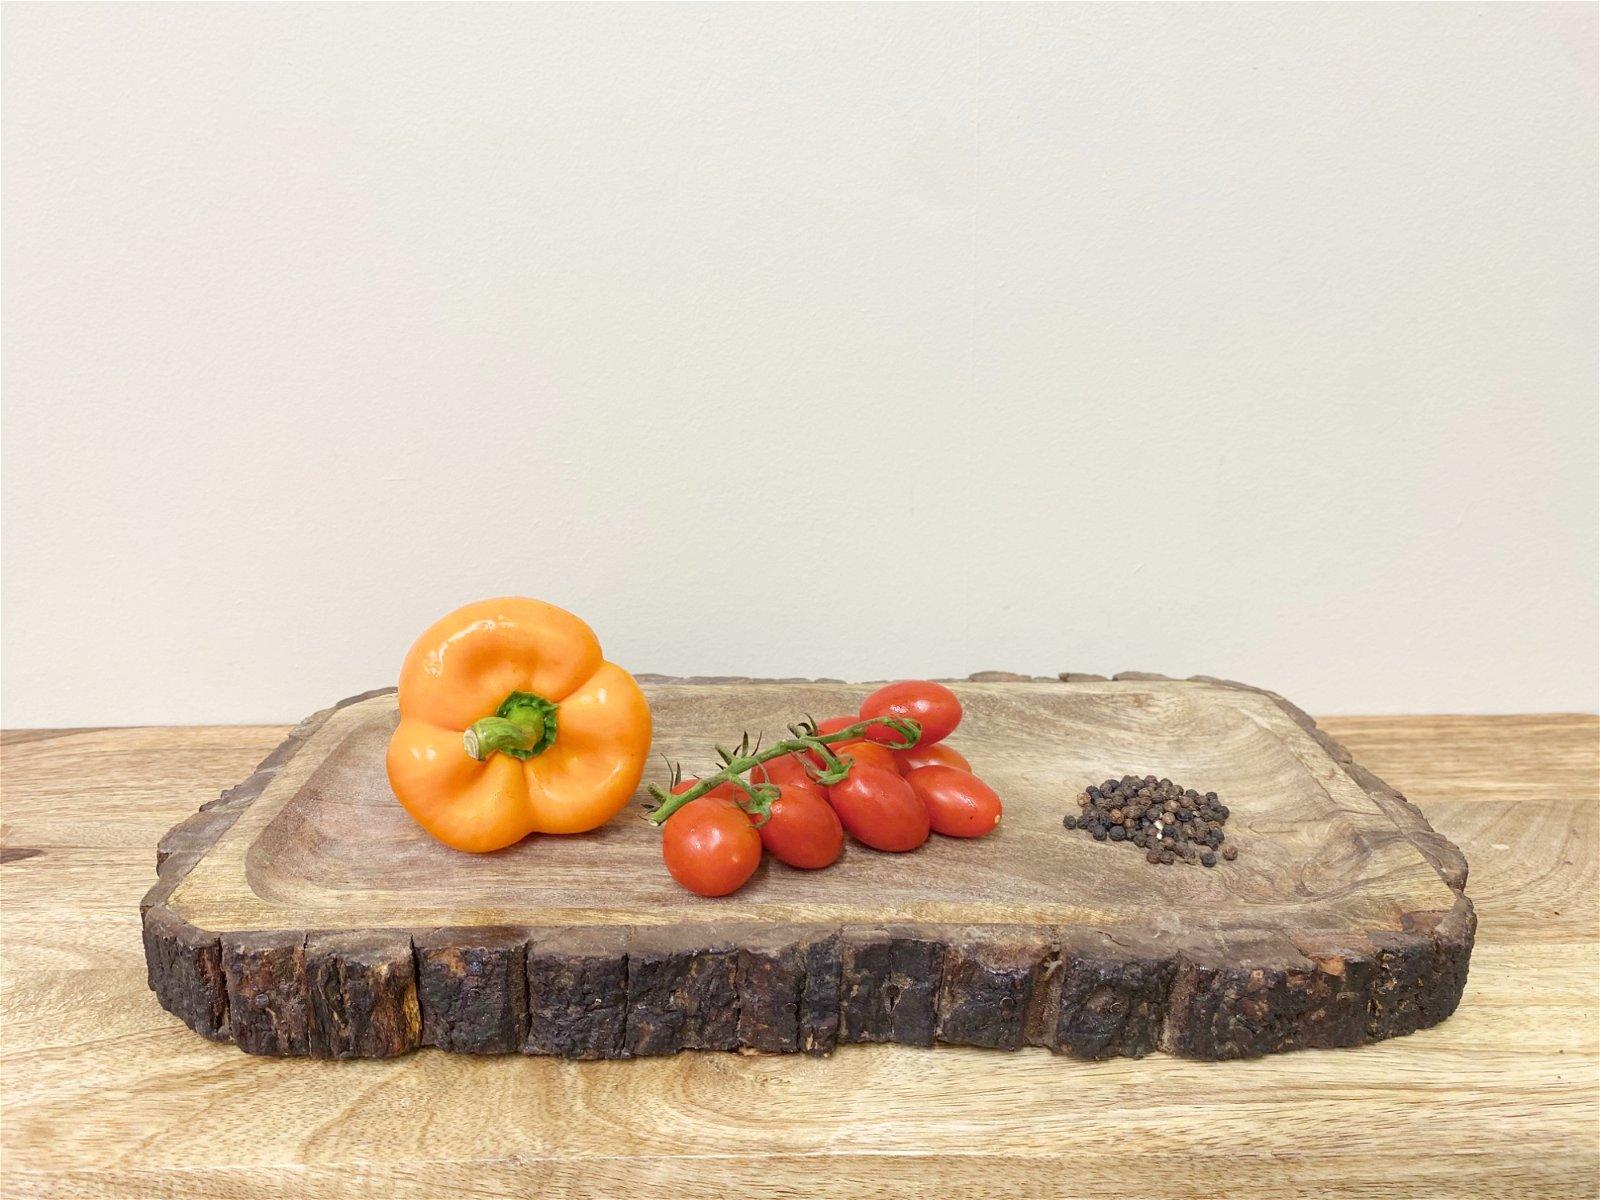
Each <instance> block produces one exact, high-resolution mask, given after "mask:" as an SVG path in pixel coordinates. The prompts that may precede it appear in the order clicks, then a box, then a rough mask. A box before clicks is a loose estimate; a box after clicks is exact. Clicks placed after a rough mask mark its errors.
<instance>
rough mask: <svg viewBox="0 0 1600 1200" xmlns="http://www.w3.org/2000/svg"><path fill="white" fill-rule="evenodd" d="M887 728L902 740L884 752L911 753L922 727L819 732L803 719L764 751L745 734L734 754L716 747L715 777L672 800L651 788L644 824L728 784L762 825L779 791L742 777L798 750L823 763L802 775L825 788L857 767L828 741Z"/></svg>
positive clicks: (861, 724)
mask: <svg viewBox="0 0 1600 1200" xmlns="http://www.w3.org/2000/svg"><path fill="white" fill-rule="evenodd" d="M879 725H883V726H887V727H888V728H890V729H892V730H893V731H894V732H895V733H896V734H898V735H899V736H900V737H901V738H902V739H903V740H902V741H900V742H897V743H896V744H894V745H892V746H891V745H888V744H887V743H885V744H884V748H885V749H887V750H909V749H911V747H913V746H915V745H916V744H917V740H918V739H919V738H921V737H922V726H921V725H920V724H918V723H917V722H916V721H913V720H912V719H911V718H909V717H874V718H873V719H872V720H870V721H858V722H856V723H855V724H854V725H847V726H846V727H845V728H843V729H840V730H837V731H835V732H833V733H818V732H817V726H816V722H814V721H812V720H811V719H810V718H809V717H807V718H806V719H805V720H804V721H802V722H801V723H800V724H798V725H791V726H789V732H790V733H791V734H792V735H793V736H792V737H790V738H789V739H788V740H787V741H783V742H775V743H773V744H772V745H771V746H768V747H767V748H766V749H764V750H763V749H762V748H761V744H760V743H759V742H757V743H756V745H755V746H751V745H750V735H749V734H746V735H745V736H744V739H743V740H742V741H741V742H740V743H739V748H738V749H737V750H728V749H726V748H724V747H722V746H718V747H717V748H716V751H717V757H718V758H719V759H721V760H722V769H721V770H720V771H718V772H717V773H716V774H715V775H707V776H706V777H705V778H704V779H701V780H700V781H699V782H697V783H696V784H695V785H694V786H693V787H692V788H690V789H689V790H688V791H686V792H679V793H677V794H676V795H674V794H673V793H671V792H669V791H666V790H664V789H663V788H662V787H661V786H660V785H659V784H654V783H652V784H651V785H650V795H651V796H652V797H654V799H655V801H656V807H655V808H654V809H652V810H651V811H650V812H649V813H647V814H645V820H647V821H649V822H650V823H651V824H652V825H662V824H665V823H666V820H667V818H668V817H670V816H671V815H672V814H673V813H675V812H677V811H678V810H679V809H680V808H682V807H683V806H684V805H685V804H688V803H689V802H690V801H692V800H698V799H700V797H701V796H704V795H706V794H707V793H708V792H710V791H712V790H713V789H715V788H718V787H721V786H722V785H723V784H724V783H731V784H733V785H734V786H735V787H738V788H740V789H742V790H743V791H744V794H745V800H746V801H747V803H745V805H744V808H745V810H746V811H747V812H749V813H751V814H752V815H754V816H759V817H760V818H761V821H760V822H758V824H764V823H765V821H766V817H767V814H768V812H769V811H770V810H771V807H772V801H773V800H774V799H776V798H777V794H778V789H777V788H775V787H773V786H772V785H771V784H769V783H751V782H749V781H748V780H747V779H745V778H744V774H745V772H747V771H749V770H750V769H751V768H753V767H759V766H760V765H761V764H762V763H764V762H769V761H770V760H772V759H774V758H782V757H783V756H784V755H785V754H794V753H796V752H799V751H811V752H813V753H815V754H816V756H817V757H818V758H820V759H821V760H822V769H821V770H817V769H815V768H814V766H813V765H812V764H809V763H808V764H807V765H806V772H807V774H809V775H810V776H811V777H812V778H813V779H815V780H816V781H817V782H818V783H820V784H822V785H823V786H824V787H828V786H831V785H832V784H835V783H838V782H839V781H840V780H841V779H843V778H844V777H845V775H847V774H848V773H849V771H850V767H851V765H852V764H853V763H854V762H855V760H854V759H853V758H851V757H850V756H849V755H848V754H846V755H844V756H843V757H842V758H841V757H840V756H839V755H837V754H835V753H834V752H833V749H832V747H831V746H829V744H828V743H830V742H852V741H858V740H859V739H861V738H862V737H864V736H865V735H866V732H867V730H868V729H871V728H874V727H875V726H879ZM678 778H679V772H678V769H677V767H676V765H674V767H673V785H676V783H677V780H678Z"/></svg>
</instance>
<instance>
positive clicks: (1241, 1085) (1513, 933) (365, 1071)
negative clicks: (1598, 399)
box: [0, 716, 1600, 1200]
mask: <svg viewBox="0 0 1600 1200" xmlns="http://www.w3.org/2000/svg"><path fill="white" fill-rule="evenodd" d="M1322 724H1323V726H1324V728H1326V729H1327V730H1328V731H1329V732H1330V733H1331V734H1332V735H1333V736H1334V737H1336V738H1338V739H1339V740H1340V741H1342V742H1343V743H1345V745H1346V746H1348V747H1349V749H1350V750H1351V752H1352V753H1353V754H1354V755H1355V756H1356V758H1357V759H1358V760H1359V761H1361V762H1362V763H1364V764H1365V765H1367V766H1369V767H1371V768H1372V769H1373V770H1375V771H1376V772H1377V773H1378V774H1379V775H1381V776H1383V777H1384V778H1386V779H1387V780H1389V782H1391V783H1393V784H1395V785H1396V786H1397V787H1399V788H1400V789H1401V790H1403V791H1404V792H1405V793H1406V794H1407V795H1408V796H1409V797H1410V798H1411V799H1412V800H1413V801H1415V802H1416V803H1418V804H1420V805H1421V806H1422V808H1423V810H1424V811H1425V812H1426V814H1427V816H1428V818H1429V820H1430V821H1431V822H1432V823H1433V825H1434V827H1435V828H1436V829H1438V830H1439V831H1440V832H1441V833H1443V834H1444V835H1445V836H1446V837H1449V838H1450V839H1452V840H1453V841H1455V842H1456V843H1457V844H1458V845H1459V846H1461V848H1462V849H1463V850H1464V851H1465V852H1466V855H1467V859H1468V861H1469V862H1470V863H1471V866H1472V877H1471V881H1470V882H1469V884H1468V894H1469V895H1470V896H1471V897H1472V898H1473V900H1474V902H1475V903H1476V904H1477V907H1478V916H1479V922H1480V924H1479V930H1478V940H1477V946H1476V949H1475V950H1474V951H1473V956H1472V973H1471V977H1470V979H1469V981H1468V984H1467V991H1466V996H1465V998H1464V999H1463V1000H1462V1003H1461V1008H1460V1011H1459V1012H1458V1013H1457V1014H1456V1015H1455V1016H1454V1017H1452V1018H1451V1019H1450V1020H1448V1021H1447V1022H1445V1023H1444V1024H1443V1025H1442V1026H1440V1027H1438V1028H1436V1029H1433V1030H1429V1031H1426V1032H1423V1033H1418V1034H1414V1035H1412V1036H1411V1037H1407V1038H1401V1039H1397V1040H1395V1041H1392V1042H1385V1043H1381V1044H1378V1045H1374V1046H1369V1047H1366V1048H1363V1049H1359V1050H1336V1051H1307V1052H1302V1053H1296V1054H1288V1055H1281V1056H1276V1057H1271V1058H1266V1059H1261V1060H1257V1061H1252V1062H1234V1063H1197V1062H1186V1061H1180V1060H1176V1059H1172V1058H1168V1057H1165V1056H1162V1055H1156V1056H1154V1057H1151V1058H1147V1059H1144V1060H1141V1061H1129V1060H1115V1061H1110V1062H1104V1063H1084V1062H1078V1061H1074V1060H1069V1059H1062V1058H1054V1057H1051V1056H1050V1055H1049V1054H1047V1053H1045V1052H1044V1051H1033V1050H1024V1051H1019V1052H1015V1053H996V1052H987V1051H981V1050H960V1049H951V1048H944V1049H938V1050H934V1051H926V1050H913V1049H906V1048H901V1047H893V1046H877V1047H850V1048H848V1049H846V1050H843V1051H841V1052H840V1053H839V1054H838V1055H837V1056H836V1057H834V1058H832V1059H820V1060H819V1059H811V1058H806V1057H804V1056H800V1055H788V1056H782V1057H748V1058H746V1057H739V1056H736V1055H730V1054H684V1055H680V1056H678V1057H676V1058H668V1059H648V1060H639V1061H634V1062H596V1063H568V1062H562V1061H557V1060H550V1059H537V1058H531V1059H530V1058H520V1057H512V1058H489V1059H474V1058H470V1057H466V1056H459V1055H447V1054H441V1053H438V1052H435V1051H423V1052H421V1053H417V1054H413V1055H410V1056H408V1057H405V1058H401V1059H394V1060H388V1061H377V1062H317V1061H307V1060H291V1061H276V1060H264V1059H259V1058H251V1057H248V1056H246V1055H243V1054H241V1053H239V1052H238V1051H237V1050H236V1049H234V1048H233V1047H231V1046H219V1045H213V1044H211V1043H209V1042H207V1041H205V1040H203V1039H202V1038H199V1037H197V1036H195V1035H194V1034H193V1033H191V1032H189V1031H188V1030H187V1029H185V1028H183V1027H182V1026H181V1025H180V1024H179V1023H178V1021H177V1020H176V1019H175V1018H173V1017H171V1016H169V1015H168V1014H167V1013H165V1012H163V1011H162V1010H161V1009H160V1008H159V1007H158V1006H157V1004H156V1002H155V999H154V997H153V996H151V994H150V993H149V992H148V991H146V989H145V974H144V959H143V951H142V949H141V946H140V938H139V919H138V903H139V898H140V896H141V895H142V894H143V893H144V891H145V889H146V888H147V887H148V886H149V883H150V880H151V878H152V871H153V859H154V847H155V842H156V839H157V838H158V837H159V836H160V835H161V833H162V832H164V831H165V830H166V829H167V828H168V827H169V826H170V825H172V824H173V823H174V822H175V821H177V820H178V819H179V818H180V817H182V816H184V815H185V814H187V813H189V812H191V811H193V810H194V809H195V808H196V807H197V806H198V805H199V804H200V803H201V802H202V801H204V800H206V799H208V798H210V796H211V795H213V794H214V793H215V792H216V791H217V790H218V789H219V788H220V787H222V786H224V785H226V784H228V783H231V782H233V781H235V780H237V779H239V778H242V777H243V776H244V775H245V774H246V773H247V772H248V771H249V769H250V768H251V767H252V766H253V765H254V763H255V762H256V760H257V759H259V758H260V757H261V756H262V755H263V754H264V753H265V752H266V751H267V750H268V749H270V748H271V747H272V746H273V745H275V744H276V743H277V742H278V740H279V739H280V738H282V736H283V734H284V730H282V729H277V728H193V729H116V730H58V731H38V732H14V733H10V734H7V735H5V738H4V760H3V765H0V771H3V775H0V793H3V806H4V807H3V818H4V827H3V837H0V844H3V854H0V860H3V863H4V866H3V867H0V922H3V924H0V1072H3V1075H0V1103H3V1109H0V1152H3V1158H0V1192H3V1194H4V1195H5V1196H8V1197H9V1196H49V1197H63V1196H115V1197H132V1196H216V1197H256V1196H283V1197H304V1196H368V1195H375V1196H383V1197H385V1198H386V1200H387V1198H393V1197H403V1196H423V1197H437V1196H441V1195H445V1194H465V1195H473V1196H501V1195H506V1196H513V1195H515V1196H525V1195H533V1194H537V1195H540V1196H548V1197H564V1196H590V1195H617V1194H624V1193H627V1194H631V1195H634V1196H638V1197H654V1196H659V1195H674V1196H682V1197H702V1196H703V1197H717V1198H720V1197H724V1196H729V1195H740V1194H762V1195H790V1196H823V1195H826V1196H834V1195H837V1196H849V1197H870V1196H894V1197H906V1196H939V1197H962V1196H978V1195H988V1194H1005V1195H1009V1196H1019V1197H1021V1196H1058V1195H1082V1196H1102V1195H1130V1196H1186V1195H1202V1194H1203V1195H1226V1194H1232V1193H1239V1194H1250V1195H1253V1196H1263V1197H1266V1196H1291V1195H1304V1194H1307V1193H1311V1192H1315V1193H1317V1194H1321V1195H1338V1196H1373V1197H1387V1196H1399V1195H1429V1196H1434V1195H1450V1196H1480V1195H1482V1196H1493V1197H1495V1198H1496V1200H1511V1198H1514V1197H1522V1196H1540V1197H1543V1196H1592V1195H1594V1194H1595V1193H1596V1190H1597V1188H1600V1079H1597V1070H1600V1020H1597V1017H1600V998H1597V990H1600V900H1597V888H1600V871H1597V850H1600V840H1597V839H1600V829H1597V826H1600V804H1597V794H1596V793H1597V789H1596V782H1597V778H1596V777H1597V771H1600V723H1597V721H1596V719H1595V718H1594V717H1587V716H1536V717H1356V718H1345V719H1331V720H1326V721H1324V722H1322Z"/></svg>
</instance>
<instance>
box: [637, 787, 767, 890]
mask: <svg viewBox="0 0 1600 1200" xmlns="http://www.w3.org/2000/svg"><path fill="white" fill-rule="evenodd" d="M661 857H662V859H663V860H665V862H666V864H667V870H668V871H669V872H670V873H671V875H672V877H673V878H674V879H676V880H677V881H678V882H679V883H681V884H682V885H683V886H684V887H686V888H688V889H689V890H690V891H691V892H694V893H696V894H697V895H700V896H726V895H727V894H728V893H729V892H736V891H738V890H739V889H740V888H741V887H743V886H744V884H745V881H746V880H747V879H749V878H750V876H751V875H752V874H754V873H755V869H756V867H758V866H759V865H760V864H761V835H760V834H759V833H757V832H756V829H755V826H753V825H752V824H750V818H749V816H748V815H747V814H746V813H745V811H744V809H742V808H740V807H739V806H738V805H737V804H734V803H733V802H732V801H729V800H724V799H721V798H720V797H716V796H701V797H700V798H699V799H698V800H691V801H689V803H687V804H685V805H684V806H683V807H682V808H680V809H679V810H678V811H677V812H675V813H673V814H672V815H671V816H670V817H668V818H667V823H666V824H665V825H664V826H663V827H662V829H661Z"/></svg>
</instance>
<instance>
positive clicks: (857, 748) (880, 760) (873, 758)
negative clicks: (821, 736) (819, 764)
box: [828, 738, 895, 771]
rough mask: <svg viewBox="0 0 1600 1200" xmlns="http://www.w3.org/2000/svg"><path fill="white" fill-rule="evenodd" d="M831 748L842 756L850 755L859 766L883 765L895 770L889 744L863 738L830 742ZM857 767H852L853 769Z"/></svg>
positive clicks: (886, 769) (885, 768)
mask: <svg viewBox="0 0 1600 1200" xmlns="http://www.w3.org/2000/svg"><path fill="white" fill-rule="evenodd" d="M828 747H829V749H831V750H832V751H833V752H834V753H835V754H837V755H839V756H840V757H841V758H843V757H845V756H846V755H848V756H849V757H850V758H852V759H854V760H855V763H856V766H858V767H882V768H883V769H884V770H885V771H893V770H895V765H894V755H893V754H892V753H890V751H889V748H888V747H887V746H880V745H878V743H877V742H869V741H867V740H866V739H865V738H861V739H859V740H857V741H854V742H829V743H828ZM854 769H855V768H854V767H852V768H851V770H854Z"/></svg>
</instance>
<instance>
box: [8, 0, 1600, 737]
mask: <svg viewBox="0 0 1600 1200" xmlns="http://www.w3.org/2000/svg"><path fill="white" fill-rule="evenodd" d="M4 33H5V44H4V103H5V119H4V151H5V173H4V254H5V301H6V303H5V315H4V351H5V362H4V389H5V425H4V506H5V528H4V713H3V718H4V721H5V722H6V723H7V724H9V725H12V726H29V725H47V724H89V723H134V722H247V721H284V720H290V719H293V718H295V717H297V716H299V715H301V714H303V713H305V712H307V711H309V710H311V709H314V708H316V707H319V706H321V705H322V704H324V703H326V702H328V701H331V700H333V699H336V698H338V697H340V696H343V695H346V694H348V693H351V692H355V691H358V690H361V689H364V688H367V687H371V686H375V685H378V684H382V683H385V682H389V681H391V680H392V679H393V676H394V673H395V671H396V669H397V666H398V663H399V659H400V656H401V654H402V653H403V652H404V651H405V649H406V647H407V645H408V644H409V642H410V640H411V639H412V637H414V636H415V634H416V633H417V632H419V631H420V630H421V629H422V628H423V627H424V626H425V625H426V624H428V622H430V621H431V620H432V619H433V618H434V617H436V616H438V615H439V614H440V613H442V612H443V611H445V610H446V609H448V608H450V607H452V606H454V605H455V604H457V603H459V602H462V601H465V600H468V599H471V598H476V597H479V596H483V595H494V594H499V593H505V592H522V593H527V594H530V595H534V596H540V597H543V598H546V599H549V600H552V601H555V602H557V603H559V604H562V605H565V606H567V607H570V608H572V609H574V610H576V611H578V612H580V613H582V614H584V615H585V616H586V617H587V618H588V619H589V620H590V622H591V623H592V624H593V625H594V626H595V628H596V629H597V630H598V631H599V632H600V634H601V637H602V639H603V641H604V644H605V646H606V649H607V651H608V653H609V654H610V655H611V656H612V657H613V658H615V659H617V660H618V661H620V662H622V663H624V664H625V665H627V666H629V667H631V668H633V669H635V670H640V671H646V670H654V671H664V672H685V673H687V672H706V673H748V674H757V675H760V674H818V675H839V676H846V677H855V678H871V677H881V676H885V675H891V676H892V675H915V674H925V673H926V674H954V673H965V672H967V671H970V670H975V669H981V668H989V667H997V668H1009V669H1020V670H1025V671H1033V672H1040V673H1044V672H1054V671H1057V670H1060V669H1066V668H1072V669H1076V670H1089V671H1104V670H1117V669H1123V668H1140V669H1148V670H1158V671H1166V672H1169V673H1190V672H1198V671H1205V672H1211V673H1217V674H1223V675H1229V676H1232V677H1235V678H1241V679H1245V680H1249V681H1252V682H1257V683H1262V684H1266V685H1270V686H1274V687H1277V688H1279V689H1280V690H1282V691H1284V692H1285V693H1287V694H1288V695H1289V696H1291V697H1292V698H1294V699H1296V700H1298V701H1299V702H1300V703H1302V704H1304V705H1305V706H1307V707H1309V708H1311V709H1312V710H1313V711H1319V712H1324V713H1327V712H1377V711H1385V710H1418V711H1440V710H1446V711H1496V710H1504V711H1510V710H1548V709H1588V710H1592V709H1594V707H1595V705H1596V666H1595V664H1596V659H1595V651H1596V621H1597V617H1596V587H1597V584H1596V559H1597V547H1596V444H1597V431H1596V407H1597V405H1596V366H1597V363H1596V326H1595V319H1596V274H1595V270H1596V235H1595V228H1596V227H1595V212H1596V151H1595V145H1596V118H1595V111H1596V110H1595V104H1596V89H1595V35H1596V8H1595V6H1593V5H1587V4H1584V5H1555V6H1523V5H1498V6H1485V7H1476V6H1470V7H1469V6H1463V5H1426V6H1393V5H1362V6H1355V7H1337V6H1313V5H1304V6H1300V5H1295V6H1288V7H1276V6H1219V7H1208V6H1198V5H1197V6H1182V7H1164V6H1156V5H1148V6H1133V7H1120V6H1087V7H1078V6H1059V7H1039V8H1036V7H1024V6H1007V7H984V8H978V7H967V6H962V5H946V6H937V7H921V6H912V5H900V6H893V5H885V6H879V7H864V8H858V7H846V6H831V5H817V6H808V7H769V6H756V5H750V6H742V7H719V8H708V7H688V6H682V7H669V6H650V7H622V6H617V7H600V6H594V7H557V6H521V7H519V6H485V7H465V6H462V7H398V8H396V7H383V6H378V5H372V6H350V7H343V6H298V5H262V6H245V5H223V6H174V7H143V6H135V5H124V6H113V7H99V6H92V5H77V6H61V7H50V6H34V5H28V6H16V5H13V6H9V7H8V8H7V10H6V13H5V31H4Z"/></svg>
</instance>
